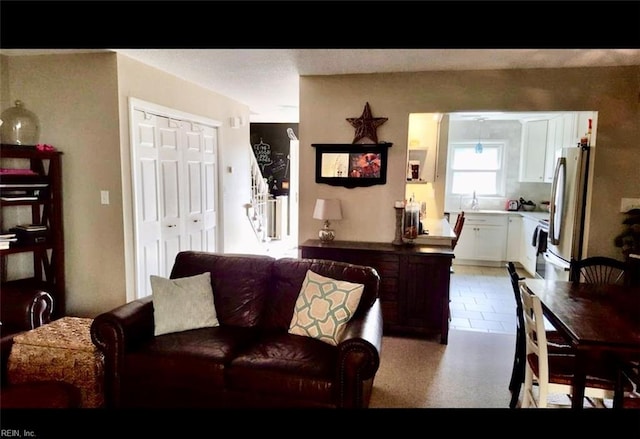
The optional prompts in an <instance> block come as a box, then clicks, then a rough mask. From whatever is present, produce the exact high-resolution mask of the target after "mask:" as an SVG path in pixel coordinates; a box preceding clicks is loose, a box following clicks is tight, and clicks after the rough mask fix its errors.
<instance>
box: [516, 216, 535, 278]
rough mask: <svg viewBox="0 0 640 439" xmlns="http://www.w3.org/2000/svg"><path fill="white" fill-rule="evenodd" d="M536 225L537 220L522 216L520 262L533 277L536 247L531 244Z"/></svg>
mask: <svg viewBox="0 0 640 439" xmlns="http://www.w3.org/2000/svg"><path fill="white" fill-rule="evenodd" d="M537 226H538V220H536V219H533V218H528V217H523V218H522V235H521V236H522V241H521V244H520V245H521V247H520V250H521V256H520V263H521V264H522V266H523V267H524V269H525V270H527V272H528V273H529V274H530V275H531V276H534V277H535V273H536V253H537V248H536V247H534V246H533V245H532V243H533V233H534V232H535V230H536V227H537Z"/></svg>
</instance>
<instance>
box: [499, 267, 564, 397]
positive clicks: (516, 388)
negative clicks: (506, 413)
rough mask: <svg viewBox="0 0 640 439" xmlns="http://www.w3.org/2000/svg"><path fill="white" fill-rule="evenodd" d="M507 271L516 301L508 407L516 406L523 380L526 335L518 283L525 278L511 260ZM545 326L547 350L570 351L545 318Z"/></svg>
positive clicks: (555, 351) (556, 351)
mask: <svg viewBox="0 0 640 439" xmlns="http://www.w3.org/2000/svg"><path fill="white" fill-rule="evenodd" d="M507 272H508V273H509V278H510V280H511V286H512V287H513V295H514V299H515V301H516V349H515V353H514V356H513V367H512V369H511V379H510V380H509V390H510V391H511V401H509V408H512V409H513V408H516V407H517V405H518V400H519V399H520V389H521V387H522V383H523V382H524V375H525V366H526V361H527V359H526V349H527V348H526V335H525V330H524V313H523V310H522V299H521V298H520V283H521V282H522V281H523V280H524V279H525V278H524V277H522V276H520V275H519V274H518V272H517V270H516V266H515V264H514V263H513V262H507ZM545 326H546V327H547V330H546V336H547V345H548V350H549V351H550V352H554V353H568V354H570V353H571V345H570V344H569V342H568V341H567V340H565V338H564V337H563V336H562V335H561V334H560V333H558V332H557V331H556V330H555V329H554V328H553V325H551V323H550V322H548V321H546V319H545Z"/></svg>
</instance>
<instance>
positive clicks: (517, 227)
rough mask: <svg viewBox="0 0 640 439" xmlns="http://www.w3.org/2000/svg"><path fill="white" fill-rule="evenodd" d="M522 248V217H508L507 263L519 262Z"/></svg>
mask: <svg viewBox="0 0 640 439" xmlns="http://www.w3.org/2000/svg"><path fill="white" fill-rule="evenodd" d="M521 248H522V216H520V215H509V219H508V224H507V250H506V251H507V261H511V262H520V255H521V250H520V249H521Z"/></svg>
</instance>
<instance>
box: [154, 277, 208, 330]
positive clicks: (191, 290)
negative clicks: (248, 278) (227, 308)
mask: <svg viewBox="0 0 640 439" xmlns="http://www.w3.org/2000/svg"><path fill="white" fill-rule="evenodd" d="M151 291H152V296H153V318H154V321H155V328H154V335H162V334H168V333H171V332H180V331H187V330H189V329H198V328H206V327H211V326H218V325H219V324H220V323H219V322H218V318H217V316H216V308H215V304H214V302H213V291H212V289H211V274H210V273H208V272H207V273H202V274H198V275H195V276H190V277H183V278H180V279H165V278H163V277H160V276H154V275H151Z"/></svg>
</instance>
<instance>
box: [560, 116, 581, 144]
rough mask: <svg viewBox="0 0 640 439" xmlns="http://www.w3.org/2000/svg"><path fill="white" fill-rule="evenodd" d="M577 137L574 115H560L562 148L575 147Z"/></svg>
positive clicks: (578, 139)
mask: <svg viewBox="0 0 640 439" xmlns="http://www.w3.org/2000/svg"><path fill="white" fill-rule="evenodd" d="M577 136H578V128H577V119H576V113H574V112H571V113H564V114H563V115H562V141H561V143H562V146H561V147H562V148H569V147H571V146H576V145H577V144H578V142H579V141H580V138H579V137H577Z"/></svg>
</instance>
